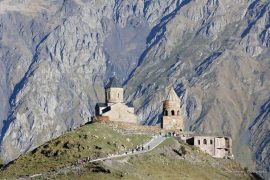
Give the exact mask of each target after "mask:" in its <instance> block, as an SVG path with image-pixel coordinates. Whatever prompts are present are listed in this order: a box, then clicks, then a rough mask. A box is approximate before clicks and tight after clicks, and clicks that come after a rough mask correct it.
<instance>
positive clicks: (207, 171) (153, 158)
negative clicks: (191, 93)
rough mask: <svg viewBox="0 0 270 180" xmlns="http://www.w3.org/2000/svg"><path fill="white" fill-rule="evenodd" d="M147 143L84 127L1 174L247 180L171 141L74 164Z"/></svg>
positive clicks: (101, 127)
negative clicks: (140, 151) (120, 155)
mask: <svg viewBox="0 0 270 180" xmlns="http://www.w3.org/2000/svg"><path fill="white" fill-rule="evenodd" d="M148 139H150V138H149V137H147V136H144V135H123V134H121V133H119V132H117V131H116V130H113V129H112V128H110V127H109V126H107V125H105V124H100V123H94V124H90V125H86V126H84V127H82V128H80V129H78V130H75V131H73V132H69V133H67V134H65V135H63V136H61V137H59V138H56V139H54V140H52V141H50V142H47V143H45V144H44V145H42V146H40V147H38V148H37V149H35V150H33V151H32V152H29V153H27V154H25V155H22V156H20V157H19V158H18V159H17V160H15V161H13V162H11V163H10V164H9V165H8V166H7V167H6V168H5V169H4V170H3V171H1V173H0V178H1V179H4V178H7V179H15V178H19V177H27V176H30V175H35V174H40V173H43V175H42V176H39V175H38V176H37V177H36V178H37V179H40V178H49V179H119V178H124V179H177V178H179V177H184V178H186V179H194V178H200V179H209V178H210V179H252V178H251V176H249V175H248V173H247V172H246V171H245V170H244V169H242V168H241V167H240V165H239V164H238V163H236V162H235V161H233V160H225V159H215V158H212V157H211V156H209V155H207V154H205V153H203V152H201V151H200V150H198V149H197V148H195V147H191V146H189V145H187V144H185V143H183V142H178V141H177V140H175V139H173V138H169V139H167V140H165V141H164V142H163V143H162V144H160V145H159V146H158V147H157V148H155V149H154V150H152V151H150V152H148V153H145V154H140V155H131V156H127V157H124V158H116V159H109V160H106V161H102V162H94V163H89V164H82V165H80V164H77V165H76V166H75V167H74V166H70V165H71V164H74V162H76V161H77V160H78V159H82V158H84V157H91V159H96V158H98V157H106V156H108V154H112V153H115V152H118V151H124V149H129V148H134V147H136V145H139V144H142V143H143V142H145V141H147V140H148Z"/></svg>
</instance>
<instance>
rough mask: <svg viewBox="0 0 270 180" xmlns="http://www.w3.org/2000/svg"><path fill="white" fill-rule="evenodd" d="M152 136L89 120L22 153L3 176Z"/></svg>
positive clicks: (50, 166) (93, 154)
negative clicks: (120, 129) (85, 123)
mask: <svg viewBox="0 0 270 180" xmlns="http://www.w3.org/2000/svg"><path fill="white" fill-rule="evenodd" d="M148 139H150V137H148V136H145V135H123V134H121V133H118V132H116V131H114V130H113V129H111V128H110V127H108V126H107V125H105V124H100V123H94V124H89V125H86V126H84V127H82V128H80V129H77V130H75V131H72V132H69V133H66V134H64V135H63V136H61V137H59V138H57V139H54V140H52V141H49V142H47V143H45V144H44V145H42V146H40V147H38V148H37V149H35V150H33V151H32V152H29V153H27V154H25V155H22V156H21V157H19V158H18V159H17V160H15V161H14V162H12V163H11V164H10V165H9V166H8V167H7V168H6V169H5V170H4V171H2V172H0V179H3V178H8V179H9V178H17V177H23V176H26V175H33V174H37V173H41V172H47V171H50V170H53V169H55V168H57V167H61V166H64V165H66V164H71V163H73V162H75V161H76V160H78V159H81V158H83V157H88V156H90V157H91V158H98V157H105V156H107V155H108V154H111V153H115V152H118V151H121V150H122V151H124V149H129V148H133V147H136V145H138V144H142V143H144V142H145V141H147V140H148Z"/></svg>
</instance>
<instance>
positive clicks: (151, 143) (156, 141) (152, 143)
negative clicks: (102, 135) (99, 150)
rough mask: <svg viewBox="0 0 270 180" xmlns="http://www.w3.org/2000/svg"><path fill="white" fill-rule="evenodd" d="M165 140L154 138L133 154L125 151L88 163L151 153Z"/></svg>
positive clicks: (161, 137)
mask: <svg viewBox="0 0 270 180" xmlns="http://www.w3.org/2000/svg"><path fill="white" fill-rule="evenodd" d="M165 139H166V137H164V136H155V137H153V138H152V139H151V140H150V141H149V142H147V143H145V144H144V145H142V147H143V149H144V150H140V151H133V152H132V151H127V152H126V153H123V154H118V155H112V156H109V157H105V158H99V159H95V160H91V161H89V163H91V162H97V161H104V160H108V159H112V158H119V157H125V156H130V155H137V154H143V153H147V152H149V151H152V150H153V149H154V148H156V147H157V146H158V145H159V144H161V143H162V142H163V141H164V140H165ZM148 148H149V149H148Z"/></svg>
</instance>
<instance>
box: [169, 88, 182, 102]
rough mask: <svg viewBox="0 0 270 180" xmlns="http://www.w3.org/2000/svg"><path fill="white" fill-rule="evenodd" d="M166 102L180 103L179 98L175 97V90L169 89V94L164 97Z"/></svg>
mask: <svg viewBox="0 0 270 180" xmlns="http://www.w3.org/2000/svg"><path fill="white" fill-rule="evenodd" d="M166 100H168V101H180V98H179V97H178V96H177V94H176V92H175V90H174V89H173V87H171V88H170V90H169V93H168V95H167V97H166Z"/></svg>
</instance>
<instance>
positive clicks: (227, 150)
mask: <svg viewBox="0 0 270 180" xmlns="http://www.w3.org/2000/svg"><path fill="white" fill-rule="evenodd" d="M186 142H187V143H188V144H190V145H194V146H196V147H198V148H200V149H201V150H202V151H203V152H206V153H208V154H209V155H211V156H213V157H216V158H233V155H232V139H231V138H230V137H226V136H197V135H195V136H192V137H189V138H187V139H186Z"/></svg>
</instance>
